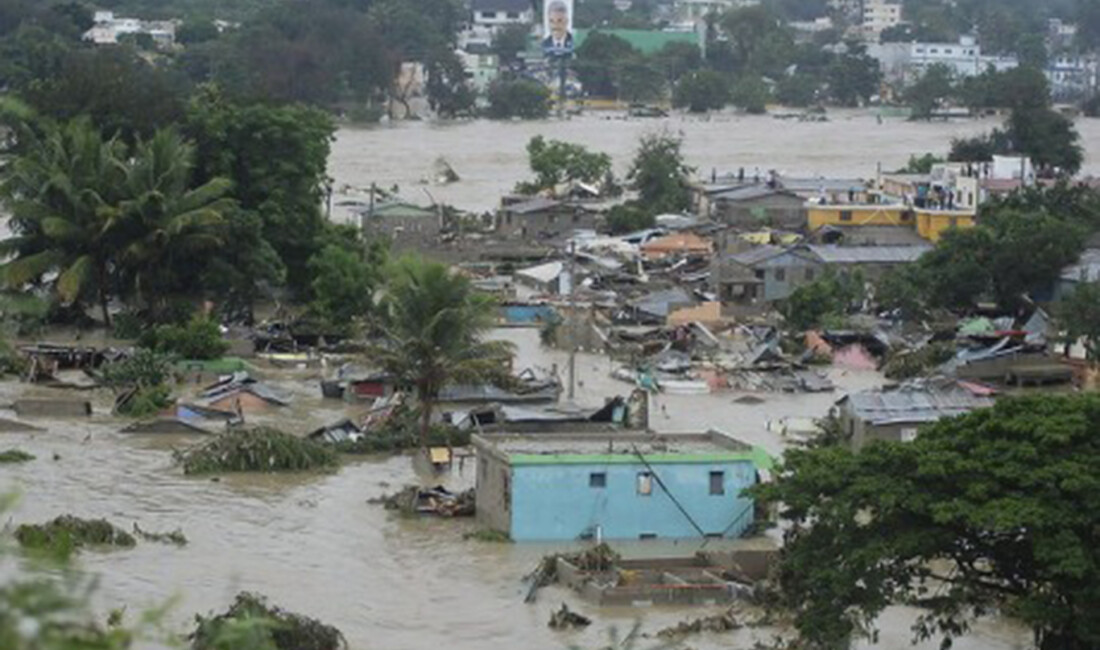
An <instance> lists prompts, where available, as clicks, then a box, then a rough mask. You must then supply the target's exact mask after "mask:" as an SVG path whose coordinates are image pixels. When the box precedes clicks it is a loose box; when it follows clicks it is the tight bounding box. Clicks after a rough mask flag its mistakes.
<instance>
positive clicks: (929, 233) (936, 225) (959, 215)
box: [917, 210, 975, 242]
mask: <svg viewBox="0 0 1100 650" xmlns="http://www.w3.org/2000/svg"><path fill="white" fill-rule="evenodd" d="M974 225H975V221H974V213H972V212H961V211H957V210H956V211H949V212H948V211H935V212H927V211H922V210H917V233H918V234H920V236H921V237H924V238H925V239H927V240H928V241H931V242H938V241H939V240H940V237H943V233H945V232H947V230H949V229H951V228H973V227H974Z"/></svg>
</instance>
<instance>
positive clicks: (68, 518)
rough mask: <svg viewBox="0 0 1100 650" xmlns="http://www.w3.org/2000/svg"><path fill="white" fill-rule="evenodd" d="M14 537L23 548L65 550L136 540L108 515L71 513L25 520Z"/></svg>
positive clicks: (121, 544)
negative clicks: (90, 516) (96, 516)
mask: <svg viewBox="0 0 1100 650" xmlns="http://www.w3.org/2000/svg"><path fill="white" fill-rule="evenodd" d="M15 539H16V540H17V541H18V542H19V544H20V545H22V546H23V547H24V548H29V549H44V550H54V551H58V552H61V553H64V554H66V555H67V554H68V553H70V552H71V551H72V550H73V549H76V548H80V547H83V546H119V547H123V548H130V547H132V546H135V545H136V544H137V541H136V540H135V539H134V538H133V536H132V535H130V534H129V533H127V532H126V531H124V530H122V529H121V528H118V527H117V526H115V525H113V524H111V522H109V521H107V520H106V519H81V518H79V517H74V516H72V515H61V516H60V517H58V518H56V519H54V520H53V521H49V522H47V523H45V524H23V525H21V526H19V527H18V528H16V529H15Z"/></svg>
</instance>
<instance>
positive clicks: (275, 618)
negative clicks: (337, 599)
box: [188, 592, 348, 650]
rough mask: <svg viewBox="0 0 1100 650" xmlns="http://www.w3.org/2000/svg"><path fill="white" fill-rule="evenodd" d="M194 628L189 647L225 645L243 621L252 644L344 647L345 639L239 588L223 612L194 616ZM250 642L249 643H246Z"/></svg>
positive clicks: (319, 649)
mask: <svg viewBox="0 0 1100 650" xmlns="http://www.w3.org/2000/svg"><path fill="white" fill-rule="evenodd" d="M195 623H196V629H195V631H194V632H192V633H191V635H190V636H188V641H189V642H190V644H191V650H215V649H216V648H224V647H227V646H226V643H227V641H228V640H229V635H230V634H231V631H233V630H236V631H238V632H239V631H240V629H241V626H242V625H245V624H247V625H248V626H249V632H250V634H252V635H254V636H258V637H260V638H258V639H254V642H255V647H263V648H274V649H275V650H344V649H346V648H347V647H348V644H347V641H346V640H345V639H344V635H343V634H342V633H341V632H340V630H338V629H336V628H335V627H333V626H331V625H326V624H324V623H322V622H321V621H318V620H316V619H313V618H309V617H307V616H303V615H301V614H295V613H293V612H287V611H285V610H282V609H280V608H278V607H275V606H273V605H269V604H268V603H267V599H266V598H264V597H263V596H260V595H257V594H251V593H248V592H242V593H240V594H238V595H237V598H236V600H234V601H233V604H232V605H231V606H230V607H229V609H228V611H226V612H225V613H224V614H219V615H217V616H209V617H204V616H195ZM249 645H252V644H249Z"/></svg>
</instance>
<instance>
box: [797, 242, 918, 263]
mask: <svg viewBox="0 0 1100 650" xmlns="http://www.w3.org/2000/svg"><path fill="white" fill-rule="evenodd" d="M807 249H809V251H810V252H811V253H813V254H814V255H815V256H816V257H817V258H818V259H820V260H821V261H822V262H824V263H825V264H908V263H911V262H916V261H917V260H918V259H920V258H921V256H922V255H924V254H925V253H927V252H928V251H930V250H932V246H930V245H927V244H926V245H917V246H807Z"/></svg>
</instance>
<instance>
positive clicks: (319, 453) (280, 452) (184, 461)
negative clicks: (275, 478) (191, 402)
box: [175, 427, 337, 474]
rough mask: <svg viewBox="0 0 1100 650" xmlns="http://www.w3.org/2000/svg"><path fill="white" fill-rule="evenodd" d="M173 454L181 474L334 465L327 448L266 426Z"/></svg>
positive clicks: (332, 453) (299, 469) (295, 469)
mask: <svg viewBox="0 0 1100 650" xmlns="http://www.w3.org/2000/svg"><path fill="white" fill-rule="evenodd" d="M175 455H176V461H177V462H178V463H180V464H181V465H182V466H183V472H184V474H214V473H218V472H302V471H309V470H323V469H330V468H333V467H335V466H336V464H337V455H336V452H335V451H333V450H332V449H330V448H329V447H326V446H324V445H322V444H320V443H317V442H314V441H312V440H306V439H304V438H298V437H296V436H292V435H290V434H289V433H284V432H282V431H279V430H278V429H272V428H269V427H257V428H255V429H238V430H234V431H229V432H227V433H223V434H221V435H219V436H217V437H215V438H213V439H211V440H209V441H207V442H204V443H202V444H201V445H198V446H196V447H192V448H190V449H187V450H184V451H177V452H176V454H175Z"/></svg>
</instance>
